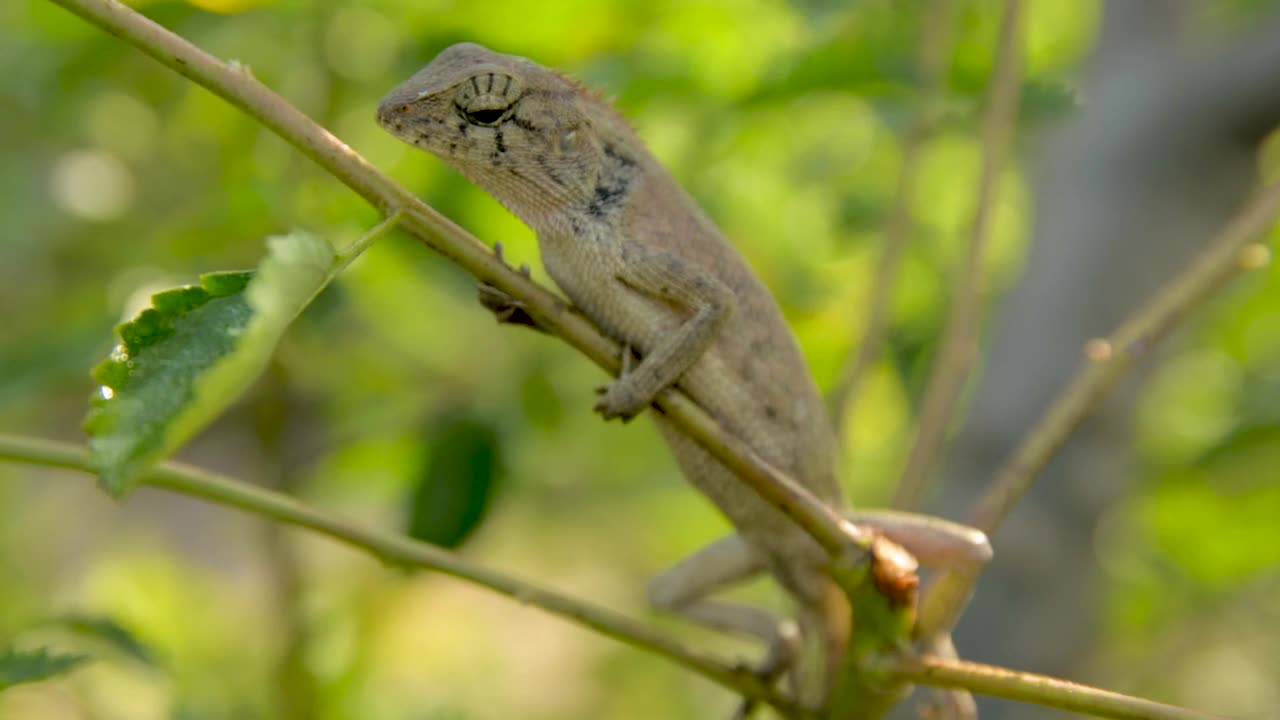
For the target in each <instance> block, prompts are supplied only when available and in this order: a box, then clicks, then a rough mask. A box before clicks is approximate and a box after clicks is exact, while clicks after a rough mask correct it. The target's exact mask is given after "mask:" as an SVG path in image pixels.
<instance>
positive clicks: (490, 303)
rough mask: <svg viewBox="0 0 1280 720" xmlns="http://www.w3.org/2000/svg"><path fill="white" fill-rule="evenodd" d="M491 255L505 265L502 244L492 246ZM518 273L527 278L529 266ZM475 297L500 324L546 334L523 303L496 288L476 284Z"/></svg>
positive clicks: (486, 284)
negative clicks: (527, 328) (522, 326)
mask: <svg viewBox="0 0 1280 720" xmlns="http://www.w3.org/2000/svg"><path fill="white" fill-rule="evenodd" d="M493 255H494V257H496V258H498V261H499V262H501V263H503V264H504V265H505V264H506V260H505V259H504V258H503V257H502V243H500V242H499V243H494V244H493ZM519 272H520V274H521V275H524V276H525V277H529V265H528V264H527V263H525V264H522V265H521V266H520V270H519ZM476 296H477V298H478V299H479V300H480V304H481V305H483V306H485V308H487V309H488V310H489V312H491V313H493V316H494V317H495V318H497V319H498V322H499V323H500V324H504V325H524V326H525V327H531V328H533V329H534V330H538V331H540V332H546V331H545V330H543V329H542V328H541V327H539V326H538V322H537V321H536V320H534V319H533V316H531V315H529V312H528V310H526V309H525V305H524V303H523V302H520V301H519V300H516V299H515V298H513V297H511V296H510V295H508V294H506V293H504V292H502V291H501V290H499V289H498V288H496V287H494V286H492V285H490V284H488V283H485V282H478V283H476Z"/></svg>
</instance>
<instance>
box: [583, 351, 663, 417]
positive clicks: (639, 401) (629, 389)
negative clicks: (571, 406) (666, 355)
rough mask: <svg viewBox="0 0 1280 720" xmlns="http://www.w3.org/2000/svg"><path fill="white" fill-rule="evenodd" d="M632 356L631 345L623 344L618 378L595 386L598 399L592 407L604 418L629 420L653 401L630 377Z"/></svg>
mask: <svg viewBox="0 0 1280 720" xmlns="http://www.w3.org/2000/svg"><path fill="white" fill-rule="evenodd" d="M632 357H633V356H632V354H631V345H630V344H625V345H623V346H622V372H621V373H619V374H618V379H617V380H614V381H613V382H611V383H609V384H608V385H601V386H600V387H598V388H596V394H597V395H599V396H600V399H599V400H597V401H596V404H595V408H594V409H595V411H596V412H598V413H600V415H601V416H603V417H604V419H605V420H612V419H614V418H622V422H624V423H625V422H630V421H631V418H634V417H635V416H636V415H639V414H640V412H641V411H642V410H644V408H645V406H647V405H648V404H649V403H651V402H653V398H652V397H644V396H643V395H641V394H640V393H639V392H638V391H637V388H636V383H635V378H632V377H630V375H631V361H632Z"/></svg>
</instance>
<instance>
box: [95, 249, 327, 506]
mask: <svg viewBox="0 0 1280 720" xmlns="http://www.w3.org/2000/svg"><path fill="white" fill-rule="evenodd" d="M267 250H268V251H267V256H266V257H265V258H263V260H262V262H261V263H260V264H259V265H258V268H257V270H255V271H253V272H223V273H211V274H208V275H203V276H201V278H200V284H199V285H198V286H190V287H184V288H177V289H174V290H168V291H165V292H162V293H159V294H157V295H155V296H153V297H152V307H151V308H149V309H147V310H144V311H143V312H142V313H141V314H139V315H138V317H137V318H135V319H134V320H133V321H131V322H128V323H125V324H124V325H121V326H120V327H119V328H118V329H117V332H118V334H119V336H120V340H121V342H120V345H118V346H117V347H116V349H115V351H114V352H113V353H112V354H111V357H109V358H108V359H107V360H105V361H103V363H102V364H100V365H99V366H98V367H97V368H96V369H95V370H94V372H93V376H94V378H95V379H96V380H97V381H98V383H99V384H100V385H101V386H102V387H101V389H100V393H99V395H98V396H97V397H95V398H94V399H93V400H92V402H91V408H90V411H89V415H88V417H87V418H86V419H85V430H86V431H87V432H88V433H89V435H90V440H89V447H90V449H91V450H92V453H93V464H94V467H95V469H96V470H97V471H98V476H99V479H100V480H101V483H102V486H103V487H104V488H105V489H106V490H107V491H108V492H110V493H111V494H112V495H115V496H117V497H118V496H120V495H123V494H124V493H125V492H127V491H128V490H129V489H130V488H131V487H132V486H133V485H134V483H136V481H137V478H138V476H139V474H140V473H141V472H143V471H144V470H145V469H146V468H147V467H149V466H150V465H151V464H152V463H154V462H156V461H157V460H159V459H160V458H162V457H164V456H166V455H168V454H169V453H171V452H173V451H174V450H175V449H177V448H178V447H179V446H180V445H182V443H184V442H186V441H187V440H188V439H190V438H191V437H192V436H193V435H195V433H197V432H198V431H200V430H201V429H202V428H204V427H205V426H206V425H207V424H208V423H209V422H210V421H212V420H213V419H214V418H215V417H217V416H218V415H219V414H220V413H221V412H222V411H223V410H224V409H226V407H227V406H228V405H230V404H231V403H232V402H233V401H234V400H235V399H236V397H238V396H239V395H240V393H241V392H243V391H244V389H245V388H246V387H248V386H249V384H250V383H252V382H253V380H254V379H255V378H257V376H258V375H259V374H261V372H262V370H263V368H264V367H265V366H266V364H267V361H268V360H269V359H270V357H271V353H272V352H273V351H274V349H275V346H276V344H277V343H278V342H279V340H280V337H281V335H283V333H284V331H285V329H286V328H287V327H288V326H289V324H290V323H291V322H293V320H294V318H296V317H297V316H298V314H299V313H300V312H302V309H303V308H305V307H306V306H307V305H308V304H309V303H310V302H311V300H312V299H314V298H315V296H316V295H317V294H319V292H320V291H321V290H323V289H324V287H325V286H326V285H328V284H329V282H330V281H331V280H332V279H333V277H334V275H335V274H336V273H337V271H338V270H339V269H340V265H339V263H338V262H337V260H336V259H335V254H334V251H333V248H332V247H331V246H330V245H329V244H328V243H327V242H326V241H324V240H322V239H321V238H318V237H316V236H314V235H311V234H308V233H292V234H290V235H284V236H277V237H273V238H269V239H268V240H267Z"/></svg>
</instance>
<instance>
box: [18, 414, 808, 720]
mask: <svg viewBox="0 0 1280 720" xmlns="http://www.w3.org/2000/svg"><path fill="white" fill-rule="evenodd" d="M0 460H11V461H17V462H23V463H28V464H34V465H44V466H48V467H56V468H64V469H68V470H78V471H81V472H85V473H92V472H93V470H92V468H91V467H90V466H89V453H88V450H87V449H85V448H82V447H80V446H77V445H71V444H69V443H62V442H56V441H52V440H44V439H40V438H30V437H22V436H16V435H6V434H3V433H0ZM141 484H143V485H150V486H153V487H158V488H164V489H166V490H170V491H173V492H176V493H180V494H183V495H189V496H192V497H198V498H203V499H205V500H209V501H211V502H213V503H216V504H218V505H225V506H227V507H234V508H238V509H240V510H245V511H248V512H250V513H253V514H255V515H260V516H263V517H268V518H272V519H274V520H278V521H280V522H283V523H287V524H289V525H295V526H298V527H304V528H307V529H309V530H313V531H315V532H318V533H320V534H322V535H328V536H329V537H331V538H334V539H335V540H338V541H340V542H343V543H346V544H347V545H350V546H352V547H356V548H359V549H361V550H364V551H366V552H368V553H370V554H371V555H374V556H375V557H377V558H379V559H381V560H383V561H384V562H387V563H391V564H395V565H404V566H409V567H415V568H426V569H428V570H434V571H436V572H440V573H444V574H446V575H451V576H453V577H455V578H458V579H460V580H465V581H467V582H470V583H472V584H475V585H479V586H481V587H484V588H487V589H489V590H492V591H494V592H496V593H499V594H502V595H506V596H507V597H510V598H513V599H515V600H516V601H518V602H520V603H523V604H527V605H533V606H534V607H537V608H540V609H542V610H545V611H546V612H549V613H551V614H552V615H557V616H559V617H561V618H564V619H566V620H569V621H570V622H573V623H576V624H578V625H582V626H585V627H588V628H590V629H592V630H595V631H596V632H598V633H600V634H602V635H606V636H608V637H611V638H613V639H615V640H618V641H620V642H623V643H625V644H627V645H630V646H632V647H634V648H636V649H638V650H643V651H645V652H649V653H653V654H655V655H659V656H661V657H664V658H666V659H667V660H670V661H672V662H674V663H676V664H677V665H680V666H682V667H684V668H687V669H689V670H692V671H694V672H696V673H698V674H699V675H702V676H703V677H705V678H707V679H709V680H711V681H713V682H715V683H718V684H720V685H722V686H724V687H726V688H728V689H729V690H732V691H733V692H736V693H739V694H741V695H743V696H744V697H749V698H753V699H756V700H759V701H760V702H764V703H768V704H769V705H771V706H773V707H775V708H777V709H778V711H779V712H781V713H782V714H783V715H784V716H786V717H789V718H801V719H805V720H807V719H809V718H812V717H813V716H812V714H811V713H809V712H807V711H804V710H802V709H801V708H799V707H798V706H796V705H795V704H794V703H792V702H791V701H789V700H786V699H785V698H783V697H782V696H780V695H779V694H778V693H777V691H776V690H774V689H773V688H771V687H768V686H766V684H765V683H763V682H761V680H760V679H759V678H758V677H757V676H756V675H755V674H754V673H753V672H751V671H750V670H749V669H745V668H742V667H739V666H737V665H733V664H730V663H726V662H724V661H722V660H718V659H716V658H713V657H711V656H710V655H707V654H705V653H702V652H699V651H697V650H693V649H691V648H689V647H686V646H685V645H683V644H681V643H679V642H677V641H675V640H673V639H671V638H669V637H667V636H666V635H663V634H661V633H658V632H656V631H654V630H653V629H651V628H649V627H647V626H645V625H643V624H641V623H639V622H637V621H635V620H633V619H631V618H628V617H626V616H624V615H622V614H620V613H617V612H615V611H613V610H608V609H606V608H603V607H599V606H595V605H591V604H589V603H586V602H584V601H581V600H578V599H576V598H572V597H569V596H567V595H562V594H560V593H558V592H556V591H554V590H549V589H546V588H542V587H539V586H537V585H534V584H532V583H529V582H526V581H524V580H518V579H516V578H513V577H510V576H508V575H506V574H504V573H501V572H498V571H496V570H491V569H488V568H485V567H481V566H479V565H475V564H473V563H471V562H468V561H467V560H464V559H463V558H461V557H459V556H458V555H456V554H454V553H451V552H448V551H446V550H442V549H440V548H438V547H435V546H433V545H428V544H426V543H422V542H418V541H416V540H412V539H410V538H407V537H404V536H400V535H394V534H389V533H384V532H379V531H377V530H372V529H368V528H362V527H359V526H357V525H353V524H351V523H349V522H348V521H346V520H343V519H341V518H338V517H335V516H333V515H330V514H328V513H325V512H323V511H321V510H318V509H316V508H313V507H311V506H309V505H306V504H305V503H302V502H300V501H298V500H296V499H294V498H292V497H290V496H288V495H285V494H283V493H278V492H275V491H272V490H267V489H265V488H261V487H258V486H255V485H250V484H248V483H245V482H241V481H238V480H234V479H232V478H228V477H225V476H222V475H217V474H215V473H211V472H208V471H206V470H201V469H199V468H194V467H191V466H189V465H183V464H179V463H172V462H168V463H162V464H160V465H157V466H156V467H155V468H153V469H151V470H150V471H149V472H147V473H146V474H145V475H144V476H143V477H142V480H141Z"/></svg>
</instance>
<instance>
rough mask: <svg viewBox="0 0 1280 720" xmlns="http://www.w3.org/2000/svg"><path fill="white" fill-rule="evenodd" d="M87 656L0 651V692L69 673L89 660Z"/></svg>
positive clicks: (10, 650) (7, 649)
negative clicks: (22, 684)
mask: <svg viewBox="0 0 1280 720" xmlns="http://www.w3.org/2000/svg"><path fill="white" fill-rule="evenodd" d="M89 659H90V658H89V656H88V655H71V654H66V653H53V652H49V651H48V650H47V649H45V648H40V649H37V650H16V649H14V648H5V649H4V650H0V690H5V689H7V688H10V687H13V686H14V685H18V684H20V683H30V682H38V681H40V680H47V679H49V678H51V677H56V676H58V675H63V674H65V673H68V672H71V671H72V670H74V669H75V668H76V667H78V666H80V665H81V664H83V663H85V662H87V661H88V660H89Z"/></svg>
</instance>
